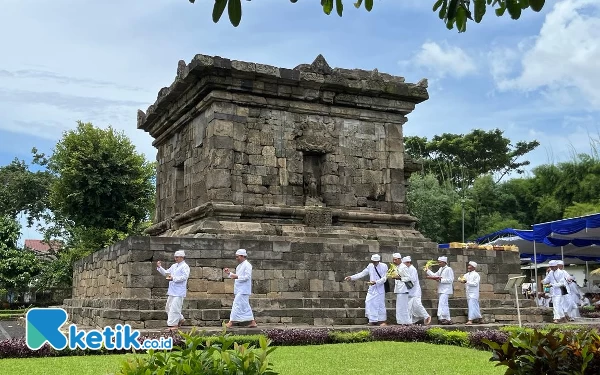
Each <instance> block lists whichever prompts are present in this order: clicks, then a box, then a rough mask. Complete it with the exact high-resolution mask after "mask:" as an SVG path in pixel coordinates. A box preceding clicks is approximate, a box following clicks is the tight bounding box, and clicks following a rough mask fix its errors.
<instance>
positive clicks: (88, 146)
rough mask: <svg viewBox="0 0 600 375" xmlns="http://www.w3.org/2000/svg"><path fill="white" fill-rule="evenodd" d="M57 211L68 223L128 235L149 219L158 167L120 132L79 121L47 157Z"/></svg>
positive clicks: (56, 213) (52, 198)
mask: <svg viewBox="0 0 600 375" xmlns="http://www.w3.org/2000/svg"><path fill="white" fill-rule="evenodd" d="M48 169H49V170H50V171H51V172H52V173H53V174H54V175H55V177H56V179H55V181H54V183H53V184H52V187H51V191H50V202H51V205H52V208H53V211H54V214H55V215H56V216H57V217H58V218H59V220H63V221H65V222H67V223H69V224H70V225H69V226H70V227H74V226H77V227H81V228H88V229H90V228H95V229H98V230H116V231H119V232H124V233H129V232H131V231H135V230H137V229H138V228H139V227H140V225H141V224H142V223H143V222H145V221H146V220H148V218H149V217H148V216H149V213H150V211H151V209H152V206H153V200H154V183H153V179H154V173H155V172H154V171H155V169H154V165H153V164H152V163H148V162H147V161H146V160H145V159H144V157H143V155H140V154H138V153H137V152H136V151H135V146H134V145H133V144H132V143H131V141H130V140H129V139H128V138H127V137H126V136H125V135H123V134H122V133H117V132H116V131H115V130H113V129H112V128H111V127H109V128H108V129H100V128H96V127H94V126H93V125H92V124H91V123H82V122H78V126H77V129H75V130H71V131H68V132H65V133H64V135H63V138H62V139H61V140H60V141H59V142H58V143H57V145H56V148H55V150H54V153H53V155H52V156H51V157H50V158H49V160H48Z"/></svg>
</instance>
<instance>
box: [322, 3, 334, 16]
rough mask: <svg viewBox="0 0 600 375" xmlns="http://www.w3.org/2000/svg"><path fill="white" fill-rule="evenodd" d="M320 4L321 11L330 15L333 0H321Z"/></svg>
mask: <svg viewBox="0 0 600 375" xmlns="http://www.w3.org/2000/svg"><path fill="white" fill-rule="evenodd" d="M321 5H323V12H325V14H327V15H330V14H331V11H332V10H333V0H323V1H321Z"/></svg>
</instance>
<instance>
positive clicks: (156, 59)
mask: <svg viewBox="0 0 600 375" xmlns="http://www.w3.org/2000/svg"><path fill="white" fill-rule="evenodd" d="M2 3H3V5H2V8H3V9H2V12H0V35H1V36H0V41H1V44H0V45H1V46H2V49H1V58H0V146H1V147H0V165H5V164H7V163H9V162H10V161H11V160H12V159H13V158H15V157H18V158H25V159H26V160H30V156H29V155H30V150H31V148H32V147H34V146H35V147H37V148H38V149H39V150H41V151H43V152H47V153H50V152H51V150H52V148H53V146H54V144H55V143H56V141H57V140H58V139H59V138H60V136H61V134H62V132H63V131H65V130H67V129H70V128H73V127H75V126H76V121H77V120H82V121H86V122H88V121H89V122H92V123H94V124H95V125H97V126H108V125H112V126H113V127H115V128H118V129H121V130H123V131H124V132H125V133H126V134H127V135H128V136H129V137H130V138H131V139H132V140H133V141H134V143H135V144H136V146H137V147H138V150H139V151H140V152H143V153H144V154H146V156H147V158H148V159H150V160H153V159H154V158H155V149H154V148H153V147H152V144H151V143H152V139H151V138H150V137H149V136H148V135H147V134H146V133H144V132H143V131H141V130H137V129H136V112H137V109H138V108H141V109H143V110H146V109H147V107H148V105H150V104H152V103H153V102H154V101H155V99H156V95H157V93H158V91H159V90H160V88H162V87H164V86H168V85H170V84H171V83H172V81H173V79H174V77H175V73H176V68H177V61H178V60H181V59H183V60H185V61H186V62H189V61H190V60H191V59H192V58H193V56H194V55H195V54H198V53H202V54H206V55H219V56H222V57H227V58H230V59H236V60H243V61H253V62H259V63H264V64H270V65H276V66H281V67H288V68H293V67H295V66H296V65H298V64H302V63H311V62H312V61H313V60H314V58H315V57H316V56H317V55H318V54H323V55H324V56H325V58H326V60H327V61H328V62H329V64H330V65H331V66H332V67H341V68H349V69H352V68H360V69H368V70H371V69H375V68H377V69H378V70H379V71H381V72H386V73H390V74H394V75H401V76H404V77H406V79H407V81H409V82H417V81H418V80H420V79H421V78H428V79H429V93H430V99H429V100H428V101H427V102H425V103H423V104H421V105H419V106H417V109H416V110H415V112H414V113H413V114H411V115H410V116H409V121H408V122H407V124H406V125H405V127H404V132H405V135H420V136H427V137H431V136H433V135H435V134H441V133H443V132H451V133H466V132H469V131H471V130H472V129H474V128H481V129H486V130H487V129H494V128H500V129H502V130H504V131H505V135H506V136H508V137H509V138H510V139H512V140H513V141H515V142H516V141H519V140H533V139H537V140H538V141H539V142H540V143H541V146H540V147H539V148H538V149H537V150H535V151H534V152H532V153H531V154H529V155H528V158H529V160H531V162H532V164H533V165H538V164H542V163H547V162H553V161H561V160H566V159H569V158H570V155H571V153H572V151H573V150H577V151H578V152H588V151H589V150H590V136H591V137H592V138H593V139H598V137H599V136H600V2H599V1H597V0H559V1H556V2H555V1H552V2H547V5H546V7H545V8H546V9H544V11H542V12H541V13H534V12H532V11H530V10H528V11H525V12H524V14H523V16H522V17H521V19H520V20H518V21H513V20H511V19H510V18H509V17H508V16H505V17H502V18H498V17H496V16H495V15H494V14H493V13H492V12H491V11H488V14H487V15H486V16H485V19H484V22H483V23H482V24H475V23H473V22H471V23H470V24H469V25H468V30H467V32H466V33H462V34H459V33H457V31H456V30H447V29H446V28H445V25H444V24H443V23H442V21H440V20H439V19H438V18H437V15H436V14H435V13H433V12H432V10H431V8H432V4H433V3H434V1H433V0H394V1H392V0H385V1H376V2H375V6H374V8H373V11H372V12H370V13H368V12H366V11H365V10H364V9H360V10H357V9H355V8H354V7H353V6H352V3H353V1H352V0H345V4H346V6H345V12H344V16H343V17H342V18H340V17H338V16H337V15H334V14H332V15H330V16H327V15H325V14H324V13H323V12H322V10H321V7H320V5H319V2H318V1H309V0H301V1H299V2H298V3H296V4H292V3H290V2H289V1H286V0H261V1H258V0H255V1H243V2H242V6H243V17H242V23H241V24H240V26H239V27H237V28H234V27H233V26H231V24H230V23H229V20H228V19H227V18H224V19H223V20H221V22H219V23H218V24H214V23H213V22H212V19H211V11H212V5H213V1H209V0H197V1H196V4H190V3H189V2H188V0H127V1H122V0H104V1H97V0H93V1H92V0H52V1H50V0H45V1H38V2H31V1H21V0H4V1H3V2H2ZM224 17H226V15H225V16H224ZM23 237H24V238H36V237H38V234H37V233H35V231H34V230H32V229H25V230H24V233H23Z"/></svg>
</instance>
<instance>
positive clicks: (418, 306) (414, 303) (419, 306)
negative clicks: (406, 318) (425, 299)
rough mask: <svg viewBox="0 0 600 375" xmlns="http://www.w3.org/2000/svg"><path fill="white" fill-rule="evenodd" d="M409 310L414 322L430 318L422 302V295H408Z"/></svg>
mask: <svg viewBox="0 0 600 375" xmlns="http://www.w3.org/2000/svg"><path fill="white" fill-rule="evenodd" d="M408 311H409V313H410V316H411V319H412V322H413V323H416V322H418V321H419V320H421V319H427V318H429V314H428V313H427V310H425V307H423V303H422V302H421V297H408Z"/></svg>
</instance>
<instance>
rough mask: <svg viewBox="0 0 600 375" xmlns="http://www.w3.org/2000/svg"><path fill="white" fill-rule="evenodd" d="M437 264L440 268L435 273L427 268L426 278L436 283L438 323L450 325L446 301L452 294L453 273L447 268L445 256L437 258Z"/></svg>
mask: <svg viewBox="0 0 600 375" xmlns="http://www.w3.org/2000/svg"><path fill="white" fill-rule="evenodd" d="M438 264H439V266H440V268H439V269H438V270H437V272H435V273H434V272H431V270H430V269H429V268H427V278H428V279H431V280H435V281H437V282H438V288H437V292H438V297H439V300H438V309H437V316H438V322H439V323H440V324H443V325H450V324H452V320H450V306H449V305H448V299H449V298H450V296H451V295H452V294H453V293H454V289H453V287H452V283H453V282H454V271H452V268H450V267H449V266H448V258H447V257H445V256H441V257H439V258H438Z"/></svg>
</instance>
